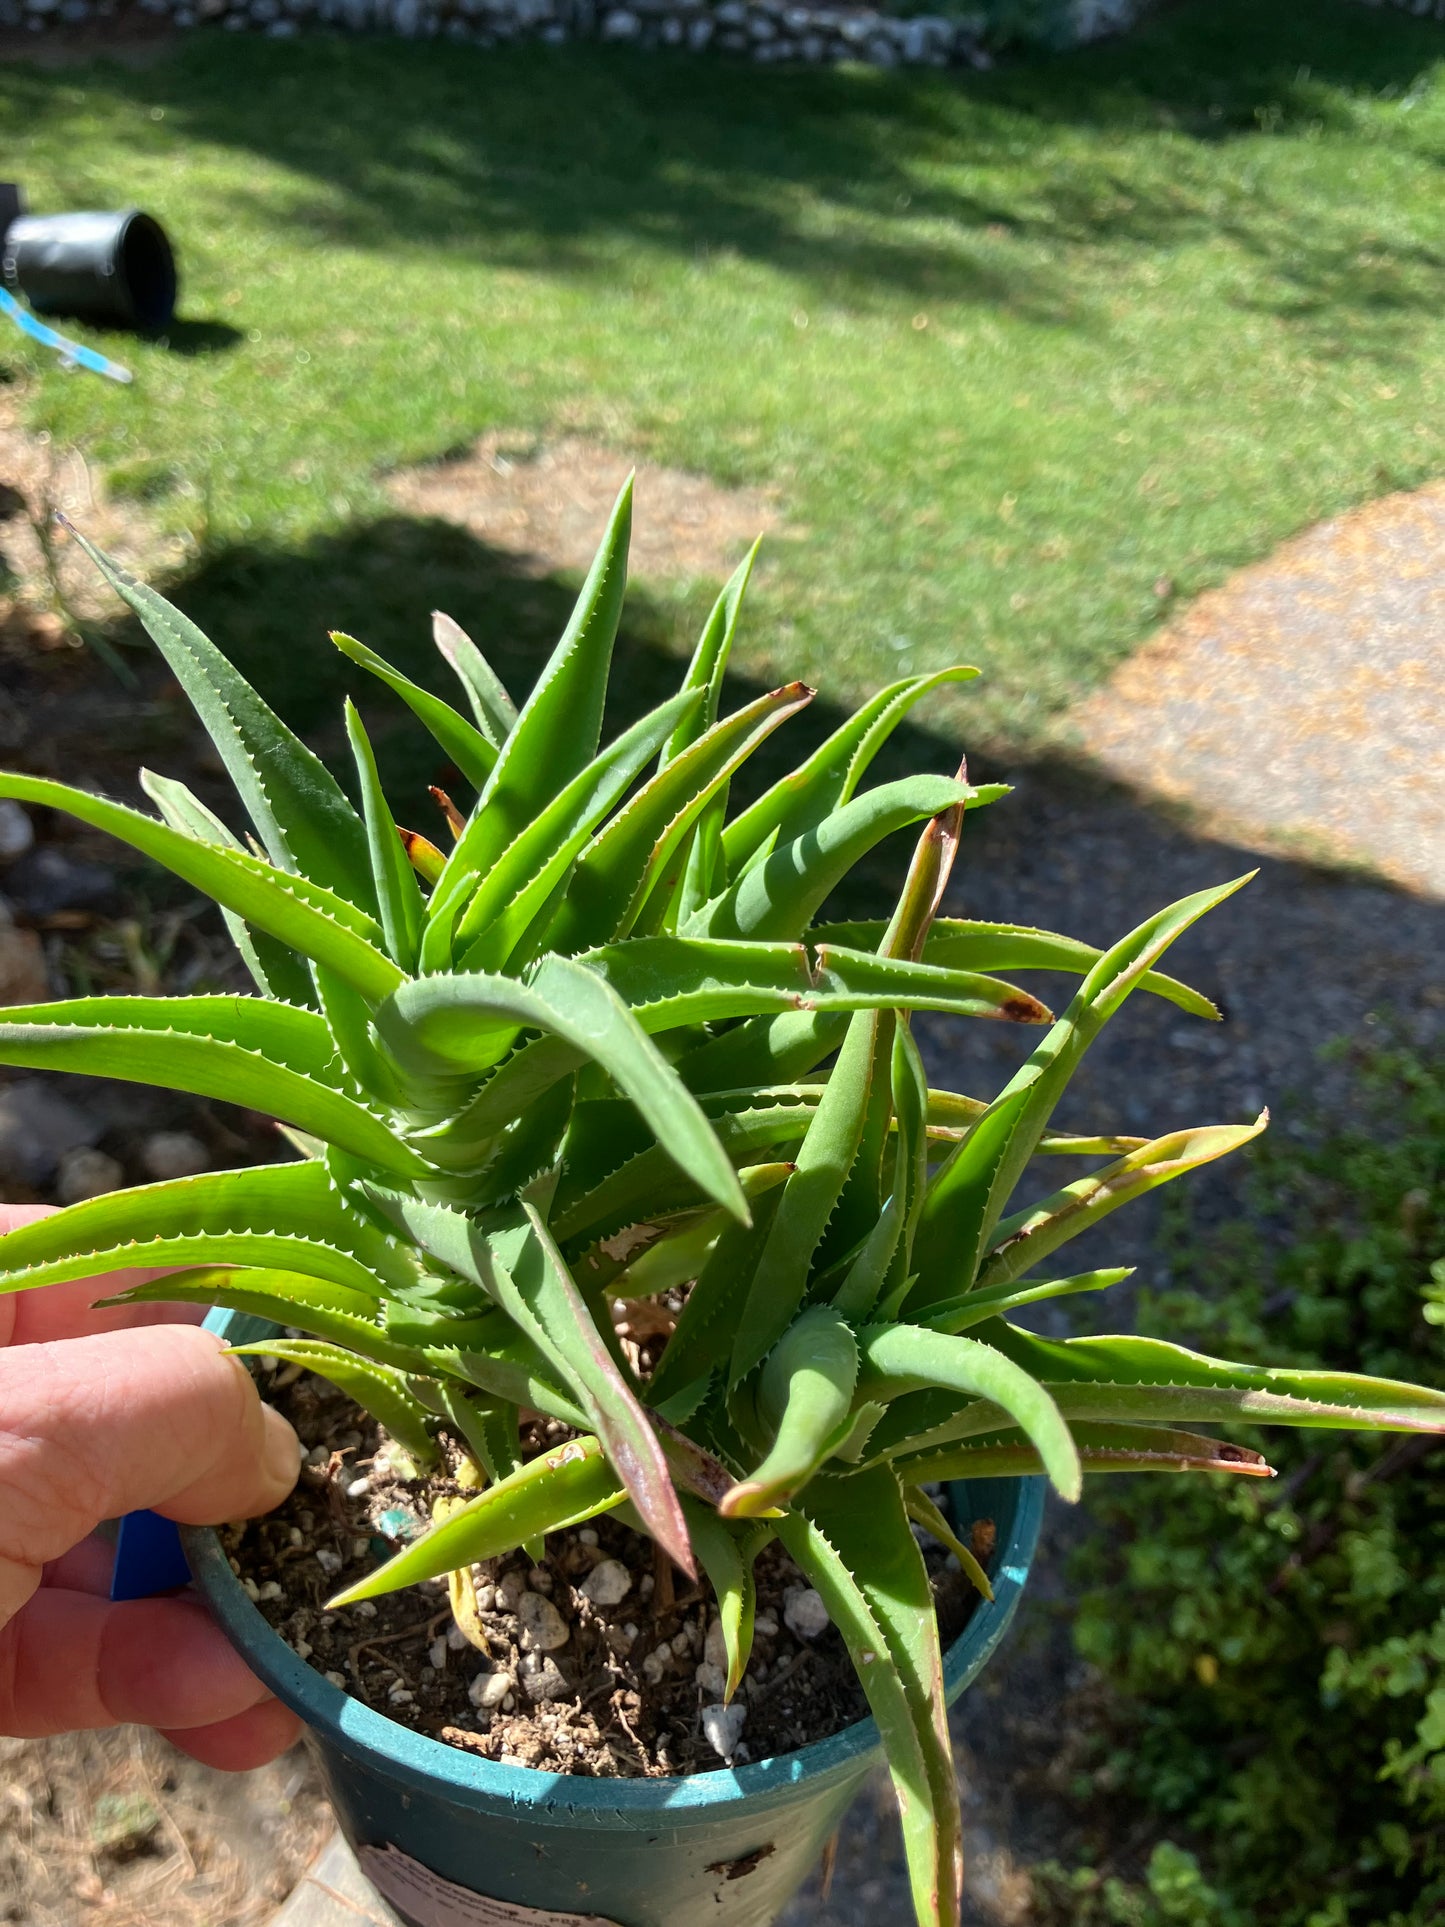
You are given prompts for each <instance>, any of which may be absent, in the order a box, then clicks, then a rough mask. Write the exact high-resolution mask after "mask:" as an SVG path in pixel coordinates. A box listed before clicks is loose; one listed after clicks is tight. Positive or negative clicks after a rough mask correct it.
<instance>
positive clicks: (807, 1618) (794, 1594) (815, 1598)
mask: <svg viewBox="0 0 1445 1927" xmlns="http://www.w3.org/2000/svg"><path fill="white" fill-rule="evenodd" d="M783 1618H784V1619H786V1620H787V1622H788V1626H789V1628H790V1629H791V1630H792V1631H793V1632H795V1633H796V1634H797V1635H798V1637H799V1639H816V1638H817V1637H818V1635H819V1634H820V1633H822V1632H826V1631H827V1629H828V1625H829V1619H828V1608H827V1607H826V1606H825V1605H824V1604H823V1598H822V1594H821V1593H817V1592H814V1590H813V1588H812V1587H811V1586H789V1587H788V1590H787V1591H786V1592H785V1593H784V1594H783Z"/></svg>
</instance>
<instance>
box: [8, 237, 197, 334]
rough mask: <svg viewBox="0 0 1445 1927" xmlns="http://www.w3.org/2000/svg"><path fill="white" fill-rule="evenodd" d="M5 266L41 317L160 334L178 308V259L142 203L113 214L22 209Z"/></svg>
mask: <svg viewBox="0 0 1445 1927" xmlns="http://www.w3.org/2000/svg"><path fill="white" fill-rule="evenodd" d="M0 270H3V274H4V279H5V285H6V287H8V288H9V289H10V291H11V293H12V294H23V295H24V296H25V298H26V300H27V301H28V302H29V303H30V305H31V307H32V308H33V309H34V310H35V312H36V313H37V314H54V315H74V316H76V317H78V318H79V319H80V320H82V321H91V322H95V323H97V324H98V325H100V326H102V327H112V328H132V329H135V330H136V331H137V332H138V333H140V334H149V335H153V334H160V333H161V332H162V331H163V330H164V329H165V328H167V327H168V326H169V325H170V321H171V317H172V316H173V315H174V313H175V310H176V294H177V287H178V283H177V277H176V262H175V256H174V254H173V253H172V251H171V244H170V242H169V240H168V239H167V238H166V232H165V229H164V228H163V227H162V226H161V224H160V223H159V221H157V220H155V219H153V218H152V216H151V215H149V214H142V213H141V211H140V210H139V208H133V207H129V208H122V209H121V210H120V212H118V213H111V214H98V213H97V214H89V213H87V214H20V215H18V216H16V217H15V218H14V219H13V220H11V221H10V223H9V225H8V226H7V227H6V228H5V237H4V245H3V250H0Z"/></svg>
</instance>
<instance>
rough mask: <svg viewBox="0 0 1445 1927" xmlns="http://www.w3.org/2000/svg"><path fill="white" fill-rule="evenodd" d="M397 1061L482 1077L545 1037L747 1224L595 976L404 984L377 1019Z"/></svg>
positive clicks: (733, 1183) (559, 969)
mask: <svg viewBox="0 0 1445 1927" xmlns="http://www.w3.org/2000/svg"><path fill="white" fill-rule="evenodd" d="M376 1022H377V1030H378V1032H379V1033H380V1035H381V1036H382V1038H383V1039H384V1041H385V1042H386V1043H387V1044H388V1046H389V1047H390V1048H391V1050H392V1051H393V1052H394V1053H395V1054H396V1056H397V1057H398V1059H399V1060H400V1061H401V1062H402V1063H403V1064H404V1065H407V1064H414V1065H415V1066H416V1068H417V1069H419V1070H422V1071H427V1070H430V1069H434V1068H435V1069H441V1070H449V1071H459V1072H466V1071H472V1070H475V1071H478V1072H480V1071H481V1070H484V1069H486V1068H488V1067H489V1066H490V1065H491V1064H493V1063H495V1062H496V1060H497V1058H498V1057H499V1056H500V1055H501V1054H502V1053H503V1052H504V1051H505V1050H506V1048H507V1047H508V1046H509V1044H510V1043H511V1041H512V1039H513V1038H514V1037H515V1036H516V1034H517V1032H518V1031H519V1030H520V1029H521V1028H522V1027H524V1026H527V1027H530V1028H534V1029H538V1030H546V1031H550V1032H552V1033H553V1034H554V1035H556V1036H559V1037H561V1038H563V1039H565V1041H566V1042H567V1043H569V1044H571V1045H572V1046H573V1047H574V1048H575V1049H578V1050H581V1051H583V1052H584V1053H585V1054H586V1055H587V1056H588V1057H590V1058H592V1059H593V1060H594V1061H595V1062H596V1063H598V1064H600V1065H601V1066H602V1068H603V1069H604V1070H605V1071H606V1072H607V1074H608V1076H609V1077H611V1078H612V1079H613V1081H614V1082H615V1083H616V1084H617V1086H618V1088H619V1089H620V1090H622V1091H623V1092H625V1093H626V1095H627V1096H628V1097H630V1098H631V1099H632V1101H633V1103H634V1104H636V1106H637V1108H638V1110H639V1111H640V1112H641V1113H642V1115H643V1117H644V1118H645V1119H646V1120H647V1123H648V1126H649V1128H650V1129H651V1130H652V1132H653V1133H654V1135H655V1136H656V1138H657V1141H658V1143H659V1144H662V1145H664V1146H665V1147H666V1148H667V1151H668V1154H669V1156H670V1157H672V1159H673V1160H674V1161H675V1162H676V1163H677V1165H678V1166H679V1168H680V1169H682V1170H683V1171H685V1172H686V1173H687V1174H688V1176H689V1177H690V1178H692V1179H693V1180H694V1182H696V1183H697V1184H698V1185H699V1186H700V1187H701V1189H702V1190H703V1191H705V1192H706V1194H707V1195H708V1196H709V1197H710V1198H714V1199H715V1200H716V1201H717V1202H718V1203H719V1204H721V1205H723V1206H725V1207H726V1208H727V1209H728V1210H730V1211H732V1212H733V1213H734V1214H735V1215H736V1216H737V1217H739V1218H745V1217H746V1216H747V1202H746V1200H745V1199H744V1197H743V1194H742V1191H741V1189H740V1188H739V1185H738V1181H737V1176H736V1174H735V1173H734V1171H733V1168H732V1165H731V1164H730V1163H729V1162H728V1159H727V1156H726V1154H725V1152H724V1151H723V1149H722V1146H721V1145H720V1144H719V1143H718V1141H717V1138H716V1136H715V1135H714V1133H713V1130H712V1128H711V1126H710V1125H709V1124H708V1121H707V1119H706V1117H705V1116H704V1115H703V1112H702V1109H701V1107H700V1106H699V1105H698V1103H697V1100H696V1099H695V1098H694V1097H693V1095H692V1093H691V1092H690V1091H689V1090H688V1089H687V1087H686V1086H685V1085H684V1084H683V1083H682V1081H681V1079H680V1078H679V1077H678V1075H677V1073H676V1072H675V1071H674V1070H673V1069H672V1067H671V1065H670V1064H668V1062H667V1061H666V1059H665V1058H664V1057H663V1056H662V1055H661V1053H660V1052H659V1051H658V1049H657V1047H656V1045H654V1044H653V1043H652V1042H651V1041H650V1040H649V1039H648V1038H647V1037H646V1035H645V1034H644V1033H643V1031H642V1029H641V1028H640V1026H639V1025H638V1023H637V1021H636V1019H635V1018H634V1017H633V1016H632V1014H631V1012H630V1011H629V1010H628V1008H627V1006H626V1005H625V1004H624V1003H623V1002H622V1000H621V998H620V997H618V996H617V994H616V993H615V992H614V991H613V990H612V989H610V988H609V986H608V985H607V984H606V983H605V982H604V981H603V979H602V978H601V977H599V976H598V975H597V974H596V972H595V971H590V970H588V969H587V968H586V967H585V965H582V964H578V963H573V962H571V961H570V960H569V959H567V958H565V957H546V958H544V959H543V961H542V963H541V964H540V965H539V966H538V967H537V969H536V970H535V971H534V972H533V973H532V977H531V982H530V983H529V984H522V983H518V982H516V981H515V980H514V979H511V978H507V977H496V976H484V975H481V974H469V975H463V976H452V977H437V978H422V979H420V980H418V981H416V982H413V983H410V984H407V985H405V986H403V988H402V989H401V990H400V991H398V993H397V994H396V996H395V997H394V998H392V999H391V1001H390V1002H389V1003H388V1004H386V1005H385V1006H384V1007H383V1008H382V1009H381V1010H380V1011H378V1013H377V1019H376Z"/></svg>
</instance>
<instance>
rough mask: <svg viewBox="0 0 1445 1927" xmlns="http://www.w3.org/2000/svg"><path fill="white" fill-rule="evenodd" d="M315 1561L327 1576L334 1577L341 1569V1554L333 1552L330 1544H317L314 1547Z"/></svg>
mask: <svg viewBox="0 0 1445 1927" xmlns="http://www.w3.org/2000/svg"><path fill="white" fill-rule="evenodd" d="M316 1563H317V1565H318V1566H320V1568H321V1570H322V1571H323V1572H324V1573H325V1574H326V1575H327V1576H328V1578H332V1579H334V1578H335V1577H336V1575H337V1573H338V1572H340V1570H341V1565H342V1560H341V1554H340V1553H339V1552H333V1551H332V1550H331V1548H330V1546H318V1547H317V1548H316Z"/></svg>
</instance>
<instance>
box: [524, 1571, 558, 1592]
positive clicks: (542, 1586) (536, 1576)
mask: <svg viewBox="0 0 1445 1927" xmlns="http://www.w3.org/2000/svg"><path fill="white" fill-rule="evenodd" d="M527 1584H528V1585H529V1586H530V1587H531V1588H532V1591H533V1592H546V1593H550V1592H551V1590H552V1575H551V1573H550V1572H548V1570H547V1568H546V1567H545V1566H533V1568H532V1570H531V1571H530V1572H529V1573H528V1574H527Z"/></svg>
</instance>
